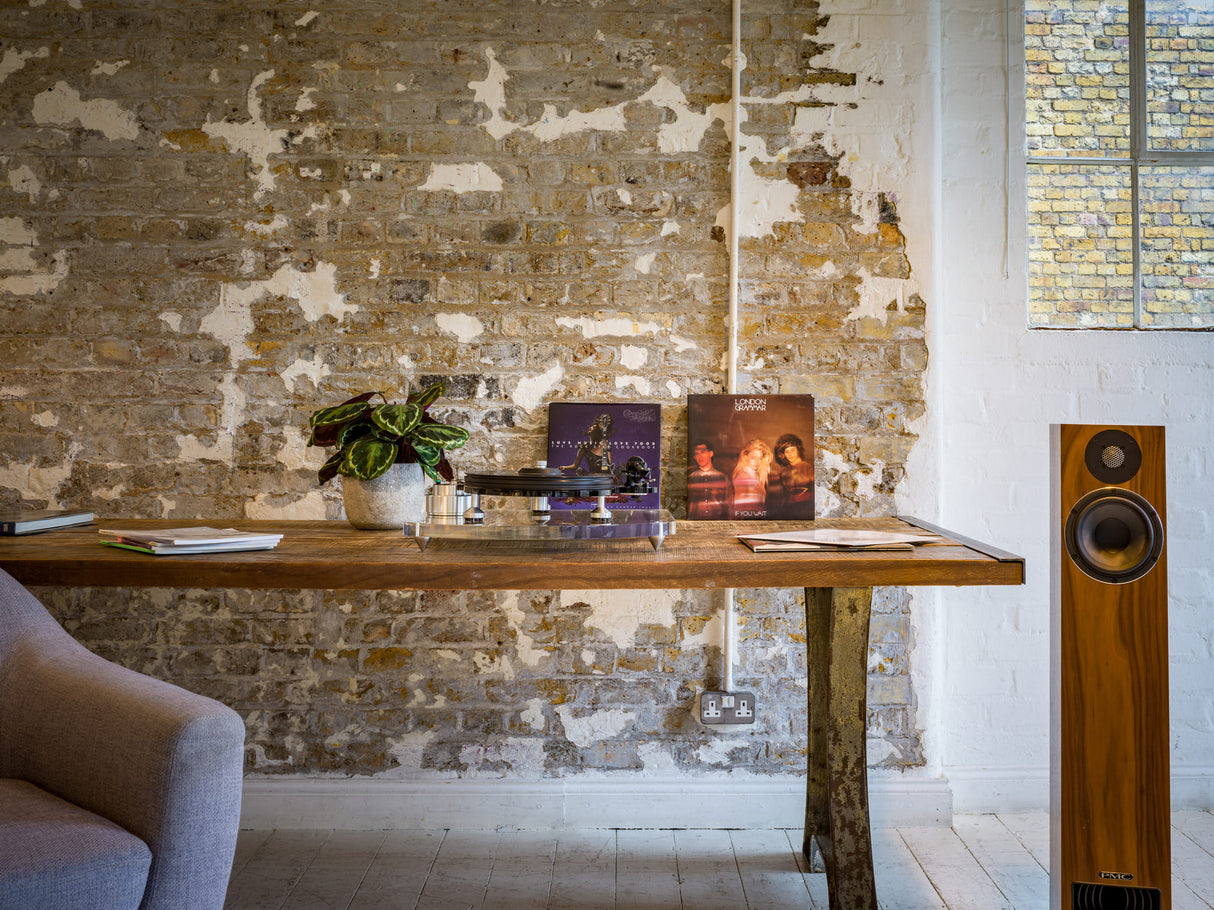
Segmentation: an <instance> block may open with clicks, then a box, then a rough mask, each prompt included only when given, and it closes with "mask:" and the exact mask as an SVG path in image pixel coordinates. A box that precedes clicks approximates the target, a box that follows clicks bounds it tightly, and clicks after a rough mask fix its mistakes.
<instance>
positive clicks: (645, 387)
mask: <svg viewBox="0 0 1214 910" xmlns="http://www.w3.org/2000/svg"><path fill="white" fill-rule="evenodd" d="M629 386H631V387H632V388H633V389H635V390H636V392H637V394H638V395H641V396H642V397H648V396H649V395H650V394H651V388H650V385H649V380H648V379H646V378H645V377H644V376H616V377H615V388H616V391H617V392H622V391H623V390H624V389H626V388H628V387H629Z"/></svg>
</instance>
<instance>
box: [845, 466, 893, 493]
mask: <svg viewBox="0 0 1214 910" xmlns="http://www.w3.org/2000/svg"><path fill="white" fill-rule="evenodd" d="M852 477H853V479H854V480H855V482H856V495H857V496H859V497H860V498H861V499H871V498H872V497H874V496H876V495H877V484H879V483H881V481H882V480H884V479H885V462H884V461H881V460H879V459H873V463H872V466H871V467H870V468H869V470H867V471H857V472H856V473H855V474H853V475H852Z"/></svg>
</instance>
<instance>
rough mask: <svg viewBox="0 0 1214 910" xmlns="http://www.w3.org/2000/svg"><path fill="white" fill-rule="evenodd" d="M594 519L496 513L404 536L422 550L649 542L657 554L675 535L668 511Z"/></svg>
mask: <svg viewBox="0 0 1214 910" xmlns="http://www.w3.org/2000/svg"><path fill="white" fill-rule="evenodd" d="M591 514H592V510H591V509H570V510H564V509H553V510H552V511H551V512H549V513H548V514H547V516H546V517H544V516H536V515H533V514H532V512H531V511H530V510H528V509H513V508H503V509H494V510H491V511H489V512H487V513H486V514H485V517H484V519H483V520H481V521H479V522H471V521H467V520H465V519H463V518H455V517H452V518H443V519H437V520H435V519H431V520H430V521H414V522H410V523H409V524H406V525H405V536H406V537H412V538H413V539H414V540H416V541H417V545H418V546H419V547H421V548H422V549H423V550H424V549H426V546H427V544H429V543H430V541H431V540H451V541H470V542H474V543H499V544H501V543H505V544H509V543H514V544H524V545H526V544H547V543H559V542H562V541H591V542H593V541H601V540H640V539H642V538H646V537H648V538H649V542H650V543H651V544H653V548H654V549H655V550H657V549H660V548H661V546H662V541H664V540H665V539H666V538H667V536H669V535H672V534H674V530H675V522H674V518H673V517H672V516H671V514H670V513H669V512H668V511H666V510H665V509H613V510H612V512H611V519H610V520H609V521H605V520H602V519H597V518H592V517H591Z"/></svg>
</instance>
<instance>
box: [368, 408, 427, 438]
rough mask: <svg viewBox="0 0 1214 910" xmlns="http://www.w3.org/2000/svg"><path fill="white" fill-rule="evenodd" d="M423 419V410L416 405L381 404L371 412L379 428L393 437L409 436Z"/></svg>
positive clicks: (372, 418)
mask: <svg viewBox="0 0 1214 910" xmlns="http://www.w3.org/2000/svg"><path fill="white" fill-rule="evenodd" d="M421 419H422V409H421V408H420V407H418V406H417V405H415V404H411V403H408V402H406V403H405V404H381V405H380V406H379V407H377V408H376V409H375V410H374V411H372V412H371V420H372V421H373V422H374V423H375V425H376V426H377V427H379V428H380V429H381V430H384V431H385V432H387V433H390V434H392V435H393V436H408V435H409V431H410V430H412V429H413V428H414V427H415V426H417V424H418V422H419V421H420V420H421Z"/></svg>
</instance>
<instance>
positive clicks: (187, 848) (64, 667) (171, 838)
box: [0, 571, 244, 910]
mask: <svg viewBox="0 0 1214 910" xmlns="http://www.w3.org/2000/svg"><path fill="white" fill-rule="evenodd" d="M243 749H244V723H243V722H242V721H241V719H240V716H239V715H238V714H237V713H236V712H235V711H233V710H232V709H231V708H228V707H226V706H224V705H221V704H220V703H219V702H217V701H214V700H213V699H210V698H205V697H203V696H201V695H197V694H195V693H192V692H188V691H186V690H184V689H182V688H180V687H178V686H174V685H170V684H169V683H167V682H164V681H161V680H157V679H152V678H150V677H148V676H144V675H142V674H140V673H136V672H134V671H132V670H128V669H126V668H124V667H120V666H118V665H117V664H113V663H111V662H109V661H107V660H104V659H102V658H101V657H99V656H98V655H96V654H93V653H92V652H90V651H88V650H86V649H85V648H84V647H82V646H81V645H80V644H78V643H77V642H76V641H75V640H73V639H72V637H71V636H70V635H68V634H67V633H66V632H65V631H64V630H63V629H62V628H61V627H60V626H59V624H58V623H57V622H56V621H55V620H54V618H53V617H52V616H51V615H50V614H49V613H47V612H46V610H45V608H43V606H42V605H41V604H40V603H39V602H38V601H37V600H36V599H35V598H34V596H33V595H32V594H30V593H29V592H28V591H26V590H25V589H24V588H23V587H21V585H19V584H18V583H17V582H16V581H15V580H14V579H13V578H12V577H11V576H9V575H7V574H6V573H4V572H3V571H0V779H3V778H10V779H17V780H21V781H25V782H27V783H29V784H31V785H33V786H34V787H36V788H37V789H39V790H41V791H43V792H45V793H47V794H52V795H54V796H55V797H58V798H59V799H61V800H65V801H66V802H68V803H70V804H72V805H74V806H76V807H78V808H80V809H82V810H85V811H86V812H88V813H92V814H93V815H95V816H100V817H102V818H105V819H108V820H109V821H111V822H113V823H114V824H116V825H118V826H120V827H121V828H122V829H124V830H125V831H128V832H130V834H131V835H132V836H133V837H135V838H137V839H138V840H140V841H142V842H143V843H144V844H146V845H147V849H149V850H150V851H151V864H150V867H149V869H148V872H147V875H146V877H145V888H144V891H143V893H142V897H143V900H142V903H141V904H140V905H139V906H140V907H141V910H178V908H185V907H188V908H190V910H220V908H222V907H223V903H224V894H225V891H226V889H227V881H228V875H229V873H230V871H231V866H232V856H233V853H234V851H235V847H236V834H237V829H238V828H239V822H240V790H241V772H242V759H243ZM10 816H11V813H10V812H9V811H8V807H7V805H6V803H5V801H4V800H3V799H0V817H2V818H9V817H10ZM2 864H3V853H0V865H2ZM3 896H4V895H3V892H0V906H4V902H3V899H2V898H3ZM46 906H48V907H50V906H52V905H50V904H48V905H46ZM93 906H96V907H108V906H110V905H108V904H105V903H95V904H94V905H93ZM115 906H116V905H115Z"/></svg>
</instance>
